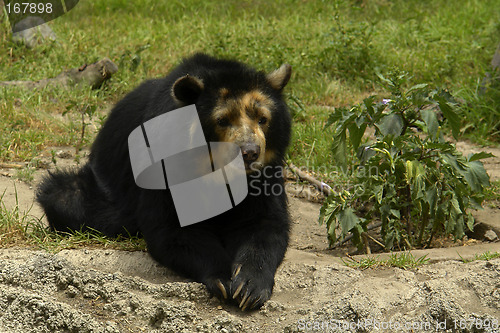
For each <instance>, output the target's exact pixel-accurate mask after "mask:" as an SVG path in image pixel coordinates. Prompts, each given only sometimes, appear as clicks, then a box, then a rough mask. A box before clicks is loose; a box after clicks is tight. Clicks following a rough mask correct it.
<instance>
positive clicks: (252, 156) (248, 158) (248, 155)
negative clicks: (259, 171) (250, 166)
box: [241, 143, 260, 163]
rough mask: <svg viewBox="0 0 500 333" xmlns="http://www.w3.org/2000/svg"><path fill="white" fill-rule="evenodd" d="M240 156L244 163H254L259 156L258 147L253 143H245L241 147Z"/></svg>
mask: <svg viewBox="0 0 500 333" xmlns="http://www.w3.org/2000/svg"><path fill="white" fill-rule="evenodd" d="M241 154H242V155H243V160H244V161H245V162H246V163H252V162H255V161H256V160H257V159H258V158H259V155H260V147H259V146H258V145H256V144H255V143H247V144H246V145H243V146H242V147H241Z"/></svg>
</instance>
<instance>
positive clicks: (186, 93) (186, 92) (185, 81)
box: [172, 74, 204, 105]
mask: <svg viewBox="0 0 500 333" xmlns="http://www.w3.org/2000/svg"><path fill="white" fill-rule="evenodd" d="M203 88H204V86H203V81H202V80H201V79H199V78H197V77H195V76H191V75H189V74H186V75H184V76H182V77H180V78H178V79H177V80H176V81H175V82H174V85H173V86H172V97H173V98H174V100H175V101H176V102H177V104H179V105H189V104H194V103H195V102H196V101H197V100H198V97H200V95H201V93H202V91H203Z"/></svg>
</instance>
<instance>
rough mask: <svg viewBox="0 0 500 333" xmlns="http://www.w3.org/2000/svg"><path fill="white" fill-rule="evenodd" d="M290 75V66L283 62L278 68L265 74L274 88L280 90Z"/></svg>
mask: <svg viewBox="0 0 500 333" xmlns="http://www.w3.org/2000/svg"><path fill="white" fill-rule="evenodd" d="M291 75H292V66H290V65H289V64H283V65H281V67H280V68H278V69H276V70H274V71H272V72H271V73H269V74H267V81H268V82H269V83H270V84H271V87H273V88H274V89H276V90H282V89H283V88H285V86H286V84H287V83H288V80H290V76H291Z"/></svg>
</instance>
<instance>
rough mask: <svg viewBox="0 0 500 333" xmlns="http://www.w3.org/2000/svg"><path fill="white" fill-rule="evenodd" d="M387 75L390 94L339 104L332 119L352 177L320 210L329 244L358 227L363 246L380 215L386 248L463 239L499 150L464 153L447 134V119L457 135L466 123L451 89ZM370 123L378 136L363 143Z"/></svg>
mask: <svg viewBox="0 0 500 333" xmlns="http://www.w3.org/2000/svg"><path fill="white" fill-rule="evenodd" d="M380 77H381V79H382V81H383V82H384V84H385V85H386V88H387V89H388V90H389V92H390V93H391V96H390V98H389V99H386V100H384V101H382V102H379V103H375V97H369V98H367V99H365V100H364V102H363V103H361V104H359V105H357V106H355V107H353V108H351V109H347V108H338V109H336V112H334V113H333V114H331V115H330V118H329V120H328V122H327V125H335V133H334V137H333V153H334V157H335V159H336V161H337V162H338V164H339V166H340V167H341V168H342V169H343V170H344V171H345V172H347V173H348V174H349V175H350V176H351V181H352V182H353V186H351V187H350V188H348V189H345V190H343V191H341V192H336V193H333V194H332V195H330V196H329V197H328V198H327V200H326V201H325V203H324V205H323V207H322V208H321V213H320V218H319V222H320V223H326V225H327V230H328V238H329V241H330V244H334V243H335V242H336V240H337V229H340V235H339V236H340V238H344V237H345V236H346V235H347V233H348V232H351V233H353V235H354V237H353V238H352V241H353V243H354V244H355V245H356V246H358V248H360V249H361V248H362V246H363V237H362V234H363V232H366V231H367V225H368V224H369V223H370V222H371V221H373V220H375V219H377V220H378V219H380V221H381V223H382V228H381V236H382V239H383V242H384V244H385V248H386V249H392V248H405V249H411V248H413V247H423V246H429V245H430V243H431V241H432V239H433V237H435V236H436V235H448V234H452V235H453V236H454V237H455V238H457V239H458V238H462V237H463V236H464V235H465V232H464V230H465V229H466V228H468V229H470V230H472V228H473V225H474V218H473V216H472V214H471V213H470V212H469V211H468V210H469V208H474V209H477V208H480V207H481V203H482V201H483V199H484V195H483V189H484V188H486V187H488V186H489V185H490V182H489V176H488V175H487V173H486V171H485V169H484V167H483V164H482V163H481V162H480V161H479V160H480V159H482V158H486V157H490V156H492V155H491V154H487V153H478V154H473V155H470V156H468V157H464V156H462V154H461V153H460V152H458V151H457V149H456V148H455V146H454V145H453V144H452V143H450V142H448V141H446V140H445V139H444V136H443V131H442V128H443V127H442V126H443V123H444V122H447V123H448V125H449V126H450V127H451V131H452V133H453V136H455V137H456V136H457V135H458V133H459V129H460V119H459V118H458V115H457V114H456V113H455V111H454V101H453V98H452V97H451V96H450V95H449V93H447V92H446V91H439V90H431V89H430V88H429V87H428V86H427V85H426V84H419V85H415V86H413V87H411V88H409V89H408V90H406V91H403V88H402V87H404V86H405V84H406V81H407V78H406V75H405V74H404V73H394V74H392V76H391V77H390V78H389V79H387V78H384V77H382V76H380ZM441 114H442V116H443V117H444V119H443V120H440V119H439V118H440V115H441ZM367 128H373V129H374V136H375V139H374V140H373V141H370V142H367V143H362V140H363V137H364V134H365V132H366V130H367ZM349 162H353V165H352V167H348V164H349ZM360 210H364V211H365V212H364V213H363V217H360V216H358V214H360V213H359V211H360ZM357 212H358V214H356V213H357Z"/></svg>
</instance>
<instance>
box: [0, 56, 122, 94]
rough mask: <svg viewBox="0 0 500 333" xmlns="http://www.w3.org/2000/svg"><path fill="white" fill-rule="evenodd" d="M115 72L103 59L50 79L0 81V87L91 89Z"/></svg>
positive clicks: (108, 61) (114, 68)
mask: <svg viewBox="0 0 500 333" xmlns="http://www.w3.org/2000/svg"><path fill="white" fill-rule="evenodd" d="M117 71H118V66H116V65H115V63H113V62H112V61H111V60H109V59H108V58H104V59H102V60H99V61H98V62H95V63H93V64H90V65H86V64H85V65H83V66H81V67H79V68H72V69H70V70H68V71H65V72H62V73H61V74H59V75H58V76H56V77H54V78H51V79H43V80H39V81H0V87H1V86H18V87H24V88H26V89H35V88H44V87H47V86H62V87H70V86H74V85H77V84H85V85H90V86H92V88H98V87H100V86H101V85H102V83H103V82H104V81H105V80H107V79H109V78H110V77H111V75H113V74H114V73H116V72H117Z"/></svg>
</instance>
